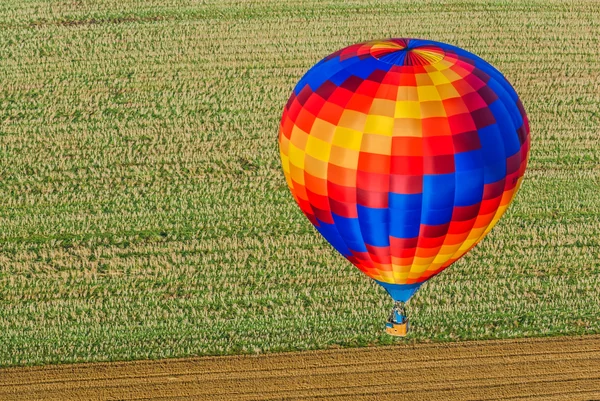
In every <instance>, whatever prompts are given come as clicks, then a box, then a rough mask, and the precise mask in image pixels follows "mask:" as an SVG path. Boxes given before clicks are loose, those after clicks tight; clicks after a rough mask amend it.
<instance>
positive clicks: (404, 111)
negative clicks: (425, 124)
mask: <svg viewBox="0 0 600 401" xmlns="http://www.w3.org/2000/svg"><path fill="white" fill-rule="evenodd" d="M394 117H396V118H421V106H420V104H419V102H413V101H398V102H396V111H395V112H394Z"/></svg>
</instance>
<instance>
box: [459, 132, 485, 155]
mask: <svg viewBox="0 0 600 401" xmlns="http://www.w3.org/2000/svg"><path fill="white" fill-rule="evenodd" d="M452 142H453V143H454V151H455V152H456V153H462V152H469V151H471V150H477V149H481V142H480V141H479V134H478V133H477V131H469V132H463V133H462V134H456V135H452Z"/></svg>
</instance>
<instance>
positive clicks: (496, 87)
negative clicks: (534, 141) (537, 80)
mask: <svg viewBox="0 0 600 401" xmlns="http://www.w3.org/2000/svg"><path fill="white" fill-rule="evenodd" d="M488 86H489V87H490V89H491V90H493V91H494V92H495V93H496V95H497V96H498V99H500V100H501V101H502V103H503V104H504V107H505V108H506V111H508V113H509V114H510V117H511V118H512V122H513V125H514V126H515V128H519V127H520V126H521V125H523V117H521V112H520V111H519V108H518V107H517V104H516V100H515V99H513V97H512V96H511V95H510V94H509V93H508V92H507V91H506V88H505V87H504V86H503V85H501V84H500V83H499V82H498V81H497V80H495V79H491V80H490V81H489V82H488ZM517 100H518V99H517Z"/></svg>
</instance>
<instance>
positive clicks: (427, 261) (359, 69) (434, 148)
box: [279, 39, 530, 285]
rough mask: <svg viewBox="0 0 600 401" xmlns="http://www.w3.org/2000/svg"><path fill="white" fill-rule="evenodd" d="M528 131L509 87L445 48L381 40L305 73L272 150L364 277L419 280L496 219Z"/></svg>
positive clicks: (303, 202) (321, 226)
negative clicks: (274, 150)
mask: <svg viewBox="0 0 600 401" xmlns="http://www.w3.org/2000/svg"><path fill="white" fill-rule="evenodd" d="M529 142H530V138H529V125H528V122H527V117H526V115H525V111H524V109H523V106H522V104H521V102H520V100H519V98H518V96H517V94H516V93H515V91H514V89H513V88H512V87H511V85H510V84H509V83H508V82H507V80H506V79H505V78H504V77H503V76H502V74H501V73H500V72H498V71H497V70H496V69H495V68H494V67H492V66H491V65H489V64H488V63H486V62H485V61H484V60H482V59H481V58H479V57H477V56H475V55H473V54H471V53H469V52H466V51H464V50H462V49H459V48H457V47H454V46H450V45H447V44H444V43H439V42H432V41H426V40H416V39H389V40H383V41H372V42H367V43H361V44H357V45H353V46H350V47H347V48H345V49H342V50H340V51H338V52H336V53H334V54H332V55H330V56H328V57H326V58H325V59H323V60H322V61H320V62H319V63H318V64H316V65H315V66H314V67H312V68H311V69H310V70H309V71H308V72H307V73H306V75H305V76H304V77H303V78H302V79H301V80H300V82H299V83H298V85H297V86H296V88H295V89H294V92H293V94H292V96H291V97H290V99H289V101H288V102H287V104H286V106H285V110H284V112H283V117H282V119H281V126H280V133H279V145H280V153H281V161H282V165H283V171H284V173H285V177H286V180H287V183H288V186H289V188H290V190H291V192H292V194H293V196H294V199H295V200H296V202H297V203H298V205H299V206H300V208H301V209H302V211H303V212H304V214H305V215H306V216H307V217H308V219H309V220H310V221H311V222H312V223H313V225H314V226H315V227H316V228H317V230H318V231H319V232H320V233H321V234H322V235H323V236H324V237H325V238H326V239H327V240H328V241H329V242H330V243H331V244H332V245H333V247H335V249H337V250H338V251H339V252H340V253H341V254H342V255H344V256H345V257H346V258H348V260H350V262H352V263H353V264H354V265H355V266H357V267H358V268H359V269H360V270H362V271H363V272H364V273H366V274H367V275H368V276H369V277H372V278H373V279H375V280H377V281H379V282H381V283H390V284H403V285H405V284H417V283H422V282H424V281H425V280H427V279H429V278H430V277H432V276H434V275H435V274H437V273H439V272H441V271H442V270H443V269H445V268H446V267H448V266H450V265H451V264H452V263H453V262H454V261H456V260H457V259H459V258H460V257H461V256H463V255H464V254H465V253H466V252H467V251H469V250H470V249H471V248H472V247H473V246H475V245H476V244H477V242H478V241H480V240H481V239H482V238H483V237H484V236H485V235H486V234H487V233H488V232H489V231H490V230H491V229H492V227H493V226H494V225H495V224H496V223H497V222H498V220H499V219H500V217H501V216H502V214H503V213H504V212H505V211H506V209H507V207H508V205H509V204H510V202H511V201H512V199H513V198H514V196H515V194H516V192H517V190H518V188H519V186H520V184H521V181H522V179H523V174H524V172H525V166H526V164H527V157H528V151H529Z"/></svg>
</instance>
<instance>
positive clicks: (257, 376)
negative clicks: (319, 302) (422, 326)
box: [0, 336, 600, 401]
mask: <svg viewBox="0 0 600 401" xmlns="http://www.w3.org/2000/svg"><path fill="white" fill-rule="evenodd" d="M400 398H401V399H408V400H449V399H456V400H475V399H477V400H498V399H503V400H505V399H539V400H600V336H586V337H562V338H548V339H521V340H509V341H484V342H462V343H444V344H439V343H438V344H418V345H402V346H388V347H376V348H359V349H336V350H326V351H314V352H313V351H311V352H301V353H300V352H298V353H283V354H268V355H258V356H254V355H253V356H228V357H203V358H190V359H170V360H157V361H136V362H117V363H93V364H76V365H59V366H44V367H28V368H8V369H3V370H0V400H61V401H68V400H189V399H193V400H278V399H327V400H331V399H345V400H348V399H359V400H371V399H377V400H385V399H400Z"/></svg>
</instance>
